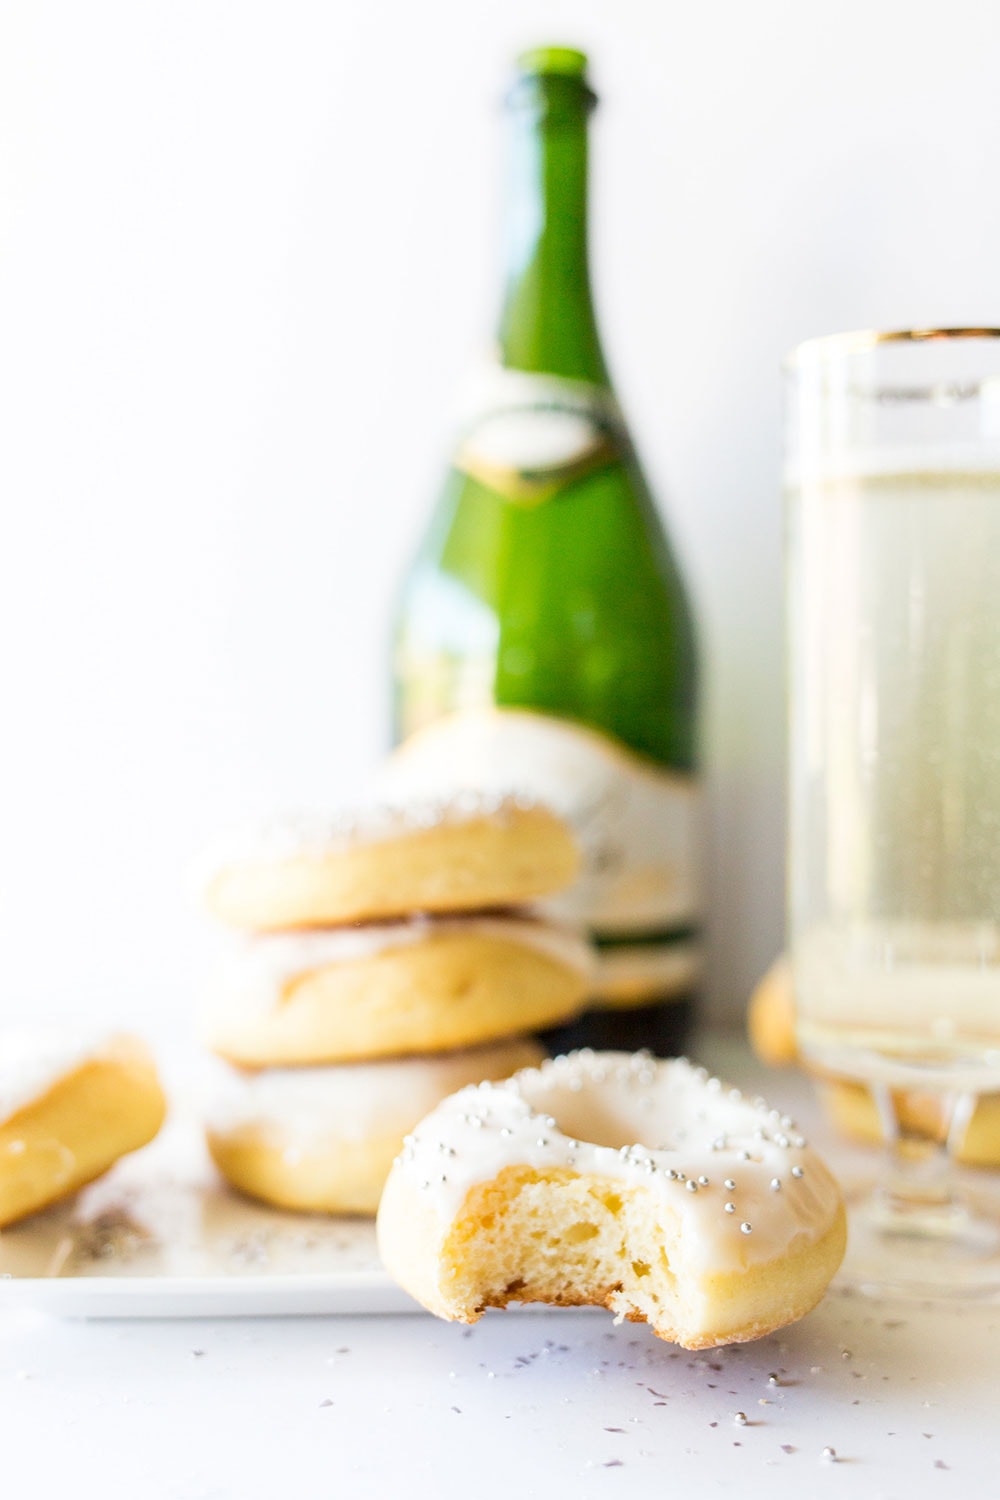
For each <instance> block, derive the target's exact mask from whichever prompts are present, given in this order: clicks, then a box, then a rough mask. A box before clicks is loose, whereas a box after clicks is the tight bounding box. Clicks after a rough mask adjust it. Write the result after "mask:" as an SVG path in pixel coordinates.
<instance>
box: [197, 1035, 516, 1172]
mask: <svg viewBox="0 0 1000 1500" xmlns="http://www.w3.org/2000/svg"><path fill="white" fill-rule="evenodd" d="M528 1046H530V1044H529V1043H525V1042H520V1041H518V1042H506V1043H495V1044H491V1045H489V1046H486V1047H470V1048H468V1049H467V1050H464V1051H461V1052H448V1053H438V1054H435V1055H433V1056H428V1057H409V1058H394V1059H390V1060H388V1061H385V1062H372V1063H340V1064H334V1065H331V1066H328V1067H321V1068H267V1069H264V1071H262V1072H260V1073H244V1072H241V1071H239V1070H238V1069H236V1068H230V1067H228V1066H226V1065H225V1064H224V1063H217V1064H216V1065H215V1067H214V1069H213V1077H212V1081H211V1084H210V1087H209V1089H208V1091H207V1094H208V1097H207V1099H206V1103H205V1110H204V1115H205V1123H206V1125H207V1126H208V1127H209V1128H210V1129H211V1130H213V1131H216V1132H218V1133H220V1134H221V1133H228V1132H233V1131H238V1130H241V1129H257V1130H261V1131H263V1132H265V1133H266V1134H267V1135H269V1136H271V1137H273V1138H276V1139H277V1140H279V1141H280V1142H281V1144H282V1145H285V1144H288V1145H296V1146H299V1147H301V1148H305V1147H307V1146H309V1145H310V1144H312V1145H322V1143H323V1142H324V1141H330V1140H334V1141H361V1140H365V1139H366V1138H368V1137H371V1136H378V1137H385V1136H395V1137H396V1138H397V1139H398V1140H402V1138H403V1136H404V1135H405V1134H406V1132H407V1131H408V1130H412V1129H413V1127H414V1125H415V1124H416V1123H417V1121H418V1120H420V1119H421V1118H422V1117H423V1116H424V1115H425V1114H427V1112H428V1111H429V1110H431V1109H433V1108H434V1106H435V1105H436V1104H438V1103H440V1101H441V1100H442V1099H443V1098H445V1096H446V1095H448V1094H451V1093H453V1092H454V1091H455V1090H456V1089H460V1088H462V1087H463V1086H464V1085H466V1084H469V1083H478V1082H479V1081H480V1079H483V1078H504V1077H506V1075H507V1074H509V1073H510V1072H512V1071H513V1069H514V1068H517V1067H519V1066H521V1065H522V1064H523V1063H524V1061H525V1057H526V1051H525V1049H526V1047H528ZM527 1055H528V1056H530V1053H528V1054H527ZM536 1055H537V1053H536Z"/></svg>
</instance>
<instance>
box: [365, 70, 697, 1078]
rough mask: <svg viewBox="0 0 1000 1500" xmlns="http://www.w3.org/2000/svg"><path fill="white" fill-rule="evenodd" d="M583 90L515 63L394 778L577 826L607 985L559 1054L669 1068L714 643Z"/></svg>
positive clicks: (690, 937) (687, 938) (402, 690)
mask: <svg viewBox="0 0 1000 1500" xmlns="http://www.w3.org/2000/svg"><path fill="white" fill-rule="evenodd" d="M586 69H587V59H586V58H585V57H584V56H583V55H582V54H581V53H579V52H576V51H571V50H569V49H567V48H545V49H541V50H537V51H533V52H530V53H528V54H526V55H525V56H523V57H521V58H520V59H519V61H518V64H517V74H516V79H515V82H514V84H513V88H512V90H511V92H510V95H509V98H508V101H507V102H508V106H509V111H510V116H511V120H512V135H513V141H512V145H513V151H512V164H511V165H512V181H511V187H510V197H509V202H508V205H507V228H508V251H507V281H506V292H505V296H504V301H503V310H502V315H501V319H500V328H499V339H498V348H497V350H496V354H495V356H494V358H493V359H492V360H490V361H489V362H488V364H487V365H486V367H485V368H484V369H483V370H482V371H480V373H479V376H478V378H477V379H476V380H475V381H474V382H473V383H472V384H471V385H470V389H469V400H468V403H467V410H466V413H465V416H464V420H463V421H462V423H461V425H460V429H459V435H458V440H457V444H456V447H455V450H454V456H453V462H452V467H451V469H450V472H449V473H448V476H447V478H446V480H445V483H444V487H443V491H442V493H441V495H440V498H439V501H438V504H437V508H436V510H435V512H434V515H433V518H432V520H431V524H430V527H429V529H428V531H427V533H426V535H425V537H424V540H423V544H422V546H421V547H420V550H419V554H418V556H417V558H416V561H415V563H414V565H413V567H412V569H411V571H410V573H409V576H408V577H407V579H406V582H405V586H404V588H403V591H402V596H401V600H400V606H399V611H398V617H397V622H396V630H395V638H394V679H395V684H394V685H395V704H394V709H395V723H394V732H395V737H396V739H397V740H398V741H404V742H405V743H404V744H403V745H402V748H401V749H399V750H397V751H396V753H395V756H394V758H393V760H392V761H391V762H390V766H391V770H390V778H389V779H390V785H392V786H393V787H394V789H395V790H396V791H404V790H413V791H417V790H419V791H424V792H430V791H433V792H441V791H444V790H452V789H455V788H457V787H458V786H460V785H464V784H473V785H479V786H495V787H496V788H497V789H500V788H501V787H507V788H509V787H511V786H517V787H518V788H520V789H522V790H526V791H528V792H530V793H533V794H534V795H537V796H540V797H542V798H544V799H545V800H547V801H548V802H550V803H553V804H555V805H556V807H557V809H558V810H560V811H563V812H564V813H565V814H566V815H567V816H568V817H569V818H570V819H571V820H572V821H573V822H574V824H575V826H576V828H577V831H578V834H579V836H580V838H581V842H582V844H583V847H584V852H585V861H586V865H585V869H586V873H585V878H584V879H583V881H582V882H581V885H580V888H579V890H577V891H576V892H574V893H573V898H572V901H571V910H572V911H573V913H574V915H576V916H577V917H578V918H580V919H582V920H584V921H585V922H586V923H587V925H588V926H589V927H590V929H591V931H592V934H593V937H594V940H595V943H596V945H597V950H598V973H597V977H596V979H595V985H594V995H593V1008H592V1009H591V1010H590V1011H589V1012H588V1013H587V1014H586V1015H585V1016H584V1018H583V1019H582V1020H581V1021H579V1022H577V1023H575V1024H574V1025H572V1026H570V1027H564V1028H561V1029H560V1030H559V1031H558V1032H557V1033H553V1034H551V1035H550V1036H549V1037H548V1038H547V1040H548V1041H549V1042H550V1044H551V1045H552V1046H554V1047H557V1048H559V1049H562V1048H565V1047H570V1046H584V1045H586V1046H594V1047H624V1048H628V1049H632V1048H637V1047H649V1048H651V1049H652V1050H654V1051H656V1052H658V1053H660V1054H663V1055H669V1054H671V1053H674V1052H676V1051H678V1050H680V1048H681V1046H682V1043H683V1039H684V1037H685V1035H686V1033H687V1030H688V1026H689V1022H690V1019H691V1011H692V1002H693V999H694V995H695V991H696V989H697V979H698V974H699V969H700V948H699V941H698V922H699V917H700V910H699V899H700V898H699V890H698V855H699V826H698V825H699V818H698V783H697V778H696V744H695V713H696V694H697V663H696V653H695V635H694V626H693V621H692V616H691V610H690V608H689V605H688V600H687V597H686V594H685V590H684V586H683V583H682V580H681V577H680V574H679V571H678V568H677V564H676V562H675V560H674V557H673V554H672V552H671V549H670V546H669V544H668V542H667V539H666V536H665V534H664V531H663V528H662V526H661V523H660V520H659V517H658V515H657V512H656V508H655V506H654V503H653V501H652V498H651V496H650V493H649V490H648V488H647V485H646V482H645V479H644V478H643V475H642V471H641V469H640V467H639V464H638V462H637V459H636V456H635V452H634V450H633V447H632V444H631V442H630V439H629V436H628V433H627V431H626V428H625V425H624V423H623V421H622V417H621V413H620V410H619V408H618V405H617V403H616V401H615V398H614V395H613V393H612V390H611V385H610V381H609V378H608V372H607V368H606V366H605V362H604V356H603V354H602V351H601V344H600V339H599V337H598V333H597V324H596V320H595V317H594V308H593V303H592V299H591V291H590V276H589V267H588V253H587V120H588V116H589V115H590V112H591V110H592V108H593V106H594V104H595V102H596V100H595V96H594V94H593V93H592V91H591V89H590V87H589V85H588V82H587V77H586Z"/></svg>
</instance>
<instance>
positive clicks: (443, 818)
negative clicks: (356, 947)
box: [197, 792, 580, 932]
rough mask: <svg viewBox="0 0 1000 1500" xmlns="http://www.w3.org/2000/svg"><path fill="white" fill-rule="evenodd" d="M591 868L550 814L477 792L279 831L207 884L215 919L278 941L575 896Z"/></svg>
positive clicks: (212, 874)
mask: <svg viewBox="0 0 1000 1500" xmlns="http://www.w3.org/2000/svg"><path fill="white" fill-rule="evenodd" d="M579 859H580V856H579V850H578V848H577V844H576V841H575V839H574V837H573V834H572V833H571V832H570V829H569V827H568V825H567V824H566V823H564V822H563V821H562V819H561V818H558V817H556V815H555V813H553V812H550V811H549V809H548V808H547V807H543V806H542V805H541V804H540V803H535V802H532V801H530V800H527V799H525V798H521V797H515V796H499V795H498V796H485V795H478V794H475V793H471V792H468V793H463V794H462V795H460V796H457V797H454V798H452V799H451V800H450V801H443V802H414V803H410V804H407V805H405V806H401V807H397V808H375V809H371V810H369V811H367V812H364V813H359V814H350V815H345V816H343V817H341V818H334V819H328V820H325V821H324V820H317V819H309V818H298V819H286V820H283V821H280V822H275V823H272V824H269V825H267V826H265V827H264V828H262V829H258V830H255V831H254V832H252V833H250V834H248V835H246V836H244V837H243V838H241V839H237V840H234V841H230V842H229V843H228V844H227V845H225V846H224V847H222V848H220V849H219V850H217V851H216V852H215V853H214V854H213V853H209V854H208V855H207V856H205V857H204V858H203V860H202V861H201V864H200V871H199V872H198V875H197V878H198V882H199V884H200V887H201V891H202V897H203V900H204V902H205V905H206V906H207V907H208V910H209V911H210V912H211V913H212V914H213V916H216V917H218V918H219V919H220V920H221V921H223V922H227V923H229V924H231V925H232V926H235V927H241V928H245V929H249V930H250V931H254V932H273V931H277V930H280V929H282V928H289V927H292V928H296V927H322V926H332V925H339V924H342V923H349V922H377V921H385V920H388V919H391V918H394V917H402V916H407V915H409V914H410V913H411V912H415V911H424V912H451V911H454V912H459V911H471V910H477V909H480V908H490V907H502V906H513V905H521V904H522V903H524V902H526V901H532V900H534V899H535V898H536V897H537V896H542V895H548V894H549V893H550V892H552V891H557V890H561V889H562V888H563V887H564V886H567V885H569V884H570V883H571V881H572V880H573V878H574V877H575V875H576V873H577V869H578V866H579Z"/></svg>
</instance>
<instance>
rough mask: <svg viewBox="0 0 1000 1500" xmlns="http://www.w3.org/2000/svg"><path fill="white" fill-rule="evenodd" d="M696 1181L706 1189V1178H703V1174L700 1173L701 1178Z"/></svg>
mask: <svg viewBox="0 0 1000 1500" xmlns="http://www.w3.org/2000/svg"><path fill="white" fill-rule="evenodd" d="M698 1181H699V1183H700V1184H701V1186H702V1187H708V1178H707V1177H706V1176H705V1174H704V1172H702V1174H701V1176H700V1177H699V1178H698Z"/></svg>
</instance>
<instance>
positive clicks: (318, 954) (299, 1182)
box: [201, 794, 590, 1214]
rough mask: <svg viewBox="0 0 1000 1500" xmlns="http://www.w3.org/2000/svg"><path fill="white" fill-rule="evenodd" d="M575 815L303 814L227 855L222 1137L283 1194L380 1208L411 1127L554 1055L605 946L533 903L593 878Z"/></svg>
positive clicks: (246, 1185) (213, 1036)
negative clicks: (544, 1035) (596, 946)
mask: <svg viewBox="0 0 1000 1500" xmlns="http://www.w3.org/2000/svg"><path fill="white" fill-rule="evenodd" d="M578 863H579V854H578V850H577V847H576V843H575V841H574V838H573V835H572V834H571V832H570V830H569V829H568V827H567V826H566V824H565V823H563V822H562V821H561V819H559V818H557V817H556V816H555V814H554V813H552V812H550V811H549V810H548V809H547V808H545V807H543V806H541V805H540V804H537V803H534V802H529V801H526V800H525V799H523V798H518V797H513V796H511V797H504V796H490V797H482V796H475V795H469V794H463V795H462V796H461V797H459V798H456V799H454V800H452V801H447V802H439V803H434V804H430V803H411V804H408V805H406V806H403V807H397V808H378V809H373V810H370V811H367V812H364V813H361V814H352V815H349V816H344V817H340V818H337V819H332V820H331V819H326V820H316V819H303V818H297V819H289V820H285V821H282V822H278V823H272V824H270V825H268V826H267V827H265V828H262V829H259V830H256V831H255V832H254V833H252V834H251V835H250V836H249V837H245V838H242V839H240V840H238V841H236V842H230V843H229V845H228V846H227V847H226V848H224V849H222V850H220V851H218V852H217V853H216V854H214V855H213V856H210V857H209V859H208V861H207V862H206V866H205V869H204V871H203V876H202V880H201V888H202V893H203V899H204V902H205V905H206V906H207V908H208V910H209V912H210V913H211V914H212V915H213V916H215V917H216V918H217V919H219V920H221V921H222V922H224V923H226V924H227V925H228V926H230V927H233V928H236V929H238V930H239V931H240V933H241V936H240V937H239V938H238V939H237V940H236V942H235V943H234V944H233V945H232V948H231V951H230V954H229V956H228V957H227V958H225V959H224V960H223V962H222V963H221V965H220V966H219V968H218V969H217V971H216V973H215V975H214V977H213V979H212V980H211V982H210V985H209V990H208V994H207V996H206V1004H205V1008H204V1012H203V1020H202V1028H201V1029H202V1039H203V1041H204V1042H205V1044H206V1045H207V1047H208V1048H209V1049H210V1051H211V1052H213V1053H214V1054H215V1055H216V1057H217V1058H219V1059H220V1060H221V1062H220V1066H219V1067H218V1068H217V1069H216V1081H215V1084H214V1086H213V1090H212V1094H211V1097H210V1099H209V1102H208V1112H207V1122H206V1123H207V1135H208V1144H209V1149H210V1151H211V1153H212V1156H213V1158H214V1160H215V1162H216V1164H217V1166H218V1167H219V1169H220V1171H221V1172H222V1173H223V1175H224V1176H225V1177H226V1178H227V1180H228V1181H229V1182H230V1183H231V1184H232V1185H233V1186H235V1187H237V1188H239V1189H240V1190H242V1191H243V1192H245V1193H248V1194H250V1195H251V1196H253V1197H256V1198H259V1199H262V1200H264V1201H266V1202H269V1203H273V1204H277V1205H279V1206H282V1207H286V1208H294V1209H303V1210H313V1211H323V1212H328V1213H362V1214H370V1213H374V1211H375V1209H376V1207H377V1205H378V1200H379V1195H380V1193H381V1190H382V1186H383V1183H384V1181H385V1178H386V1176H387V1174H388V1171H389V1167H390V1165H391V1163H392V1160H393V1157H394V1156H395V1155H396V1154H397V1152H398V1151H399V1149H400V1146H401V1143H402V1140H403V1137H404V1136H405V1135H406V1134H407V1132H408V1131H409V1130H411V1129H412V1128H413V1126H414V1125H415V1124H416V1122H417V1121H418V1120H419V1119H420V1118H421V1117H422V1116H423V1115H425V1114H426V1113H427V1112H428V1110H430V1109H432V1108H433V1107H434V1106H435V1105H436V1104H437V1103H439V1102H440V1100H441V1099H443V1098H445V1097H446V1096H447V1095H449V1094H451V1093H453V1092H454V1091H455V1090H456V1089H458V1088H461V1087H462V1086H464V1085H465V1084H468V1083H478V1082H479V1081H481V1080H483V1079H499V1078H504V1077H507V1076H509V1075H510V1074H511V1073H512V1072H514V1071H516V1070H517V1069H518V1068H522V1067H525V1066H528V1065H532V1064H535V1063H537V1062H538V1061H539V1059H540V1057H541V1055H542V1053H541V1049H540V1048H539V1046H538V1045H537V1043H536V1042H534V1041H532V1040H530V1039H529V1038H528V1035H527V1034H528V1033H530V1032H531V1031H533V1030H537V1029H539V1028H541V1027H546V1026H551V1025H555V1024H558V1023H560V1022H562V1021H565V1020H567V1019H570V1018H572V1017H573V1016H574V1015H576V1014H577V1013H578V1011H579V1010H580V1009H581V1007H582V1005H583V1003H584V1001H585V997H586V992H587V985H588V972H589V965H590V951H589V949H588V947H587V944H586V942H585V941H584V939H583V938H582V937H581V936H580V935H579V934H578V933H577V932H576V931H575V930H573V929H569V928H566V927H563V926H560V925H559V924H557V923H555V922H552V921H549V920H546V919H543V918H542V917H540V916H538V915H537V914H535V913H534V912H533V910H532V909H531V906H530V903H531V902H533V901H535V900H536V899H537V898H540V897H542V896H548V895H552V894H555V893H556V892H558V891H560V890H562V889H564V888H565V887H566V886H568V885H569V884H570V883H571V882H572V881H573V879H574V878H575V876H576V873H577V868H578Z"/></svg>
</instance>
